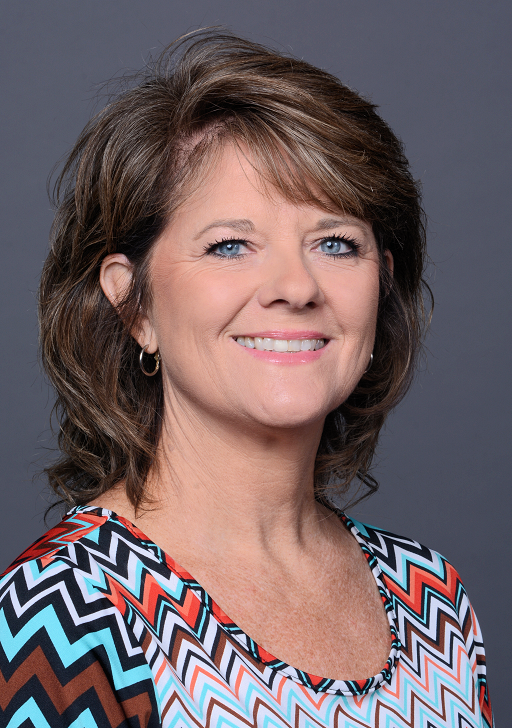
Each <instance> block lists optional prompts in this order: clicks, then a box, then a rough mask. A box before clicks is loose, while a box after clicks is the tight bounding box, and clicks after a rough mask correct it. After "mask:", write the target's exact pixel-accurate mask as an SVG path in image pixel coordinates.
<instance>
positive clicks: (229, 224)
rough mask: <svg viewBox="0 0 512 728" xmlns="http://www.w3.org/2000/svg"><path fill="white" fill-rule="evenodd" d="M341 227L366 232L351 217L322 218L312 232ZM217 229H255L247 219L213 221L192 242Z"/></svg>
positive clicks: (363, 224) (252, 230)
mask: <svg viewBox="0 0 512 728" xmlns="http://www.w3.org/2000/svg"><path fill="white" fill-rule="evenodd" d="M341 225H354V226H356V227H359V228H361V230H362V231H363V232H367V231H368V226H367V224H365V223H364V222H362V221H360V220H358V219H357V218H352V217H350V218H349V217H339V218H338V217H324V218H322V219H321V220H319V221H318V223H317V224H316V225H315V227H314V228H313V230H312V232H321V231H322V230H331V229H332V228H335V227H340V226H341ZM218 227H226V228H231V229H232V230H236V231H237V232H240V233H253V232H254V231H255V230H256V228H255V226H254V223H253V222H252V220H247V219H243V218H241V219H233V220H231V219H227V220H214V221H213V222H211V223H209V224H208V225H206V227H204V228H203V229H202V230H200V231H199V232H198V233H197V235H195V236H194V240H198V239H199V238H200V237H201V236H202V235H204V234H205V233H206V232H208V230H211V229H212V228H218Z"/></svg>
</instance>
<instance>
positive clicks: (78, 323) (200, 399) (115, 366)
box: [0, 32, 492, 728]
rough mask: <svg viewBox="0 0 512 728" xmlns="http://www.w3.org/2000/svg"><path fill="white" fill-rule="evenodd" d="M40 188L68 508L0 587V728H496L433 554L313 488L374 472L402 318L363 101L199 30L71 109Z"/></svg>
mask: <svg viewBox="0 0 512 728" xmlns="http://www.w3.org/2000/svg"><path fill="white" fill-rule="evenodd" d="M57 193H58V196H59V200H60V204H59V209H58V213H57V217H56V222H55V225H54V229H53V234H52V238H53V239H52V246H51V252H50V255H49V257H48V260H47V262H46V265H45V268H44V271H43V277H42V282H41V289H40V321H41V342H42V354H43V361H44V364H45V367H46V371H47V373H48V375H49V377H50V379H51V381H52V382H53V384H54V386H55V388H56V391H57V395H58V400H57V406H58V410H59V413H60V435H59V445H60V448H61V451H62V455H61V458H60V460H59V461H58V462H56V463H55V464H54V465H52V466H51V467H50V468H48V471H47V472H48V476H49V480H50V483H51V485H52V487H53V489H54V490H55V492H56V493H58V494H59V496H60V497H61V499H62V501H63V502H64V503H66V504H68V506H71V510H70V511H69V513H68V514H67V516H66V517H65V518H64V520H63V521H62V523H61V524H59V526H57V527H56V528H54V529H52V530H51V531H50V532H48V533H47V534H45V535H44V536H43V537H42V538H41V539H40V540H39V541H38V542H37V543H36V544H35V545H33V546H32V547H31V548H29V549H28V550H27V551H26V552H25V553H24V554H22V556H20V557H19V558H18V559H17V560H16V562H15V563H14V564H12V565H11V567H10V568H9V569H8V570H7V572H6V573H5V575H4V577H3V579H2V581H1V582H0V586H1V592H0V600H1V607H2V609H1V611H0V615H1V617H0V619H1V621H0V635H1V637H0V646H1V649H0V682H1V685H0V695H2V696H3V697H2V698H0V701H3V703H0V707H1V709H2V710H3V711H4V712H3V717H4V723H3V724H5V725H12V726H14V725H20V724H22V723H23V722H24V721H26V722H27V723H29V724H33V725H36V726H42V725H45V726H47V725H51V726H52V727H53V726H72V725H73V726H89V725H91V726H92V725H97V726H100V725H101V726H103V725H112V726H114V725H115V726H120V725H127V726H128V725H130V726H132V725H133V726H135V725H137V726H139V725H144V726H157V725H166V726H167V725H180V726H187V727H188V726H206V725H208V726H221V725H223V724H225V723H227V724H229V725H236V726H241V725H251V726H263V725H266V724H267V723H270V724H272V725H278V726H284V725H290V724H294V725H302V724H304V725H312V724H315V725H329V726H331V725H332V726H335V725H336V726H356V725H357V726H376V725H392V726H397V727H400V728H401V727H402V726H411V725H431V726H436V727H437V726H453V725H467V726H489V725H492V715H491V709H490V703H489V699H488V694H487V685H486V679H485V657H484V651H483V645H482V641H481V635H480V631H479V628H478V624H477V621H476V618H475V616H474V613H473V611H472V609H471V606H470V604H469V602H468V599H467V596H466V593H465V591H464V587H463V585H462V584H461V582H460V579H459V577H458V576H457V574H456V572H455V571H454V569H453V567H451V565H450V564H448V563H447V562H446V561H445V560H444V559H443V558H442V557H441V556H439V555H438V554H437V553H435V552H432V551H430V550H429V549H427V548H425V547H422V546H420V545H419V544H417V543H416V542H415V541H412V540H410V539H408V538H402V537H398V536H395V535H392V534H389V533H387V532H385V531H382V530H380V529H377V528H372V527H369V526H364V525H363V524H360V523H356V522H355V521H353V520H351V519H350V518H349V517H348V516H346V515H345V514H343V513H340V512H338V511H336V509H335V508H334V507H333V506H332V504H331V501H330V496H332V495H333V494H335V493H346V492H347V489H348V486H349V485H350V483H351V482H352V481H354V480H358V481H359V483H360V485H361V487H362V488H366V492H367V493H368V492H372V491H373V490H375V489H376V487H377V484H376V482H375V480H374V479H373V478H372V476H371V475H370V472H369V469H370V465H371V460H372V455H373V452H374V449H375V446H376V442H377V437H378V434H379V431H380V429H381V427H382V425H383V422H384V420H385V417H386V415H387V413H388V412H389V411H390V410H391V408H392V407H393V406H394V405H396V403H397V402H398V401H399V399H400V398H401V397H402V396H403V395H404V393H405V392H406V390H407V387H408V385H409V383H410V380H411V376H412V373H413V370H414V364H415V361H416V358H417V354H418V350H419V347H420V339H421V334H422V328H423V326H422V324H423V308H422V278H421V276H422V271H423V265H424V228H423V224H422V220H423V218H422V211H421V207H420V200H419V193H418V189H417V186H416V185H415V183H414V181H413V180H412V177H411V175H410V172H409V169H408V164H407V161H406V159H405V157H404V155H403V151H402V148H401V145H400V143H399V142H398V140H397V139H396V137H395V136H394V134H393V133H392V131H391V130H390V129H389V127H388V126H387V125H386V124H385V123H384V122H383V121H382V119H380V117H379V116H378V115H377V113H376V111H375V108H374V107H373V106H372V105H371V104H370V103H368V102H367V101H365V100H363V99H361V98H360V97H359V96H358V95H357V94H355V93H354V92H353V91H351V90H350V89H348V88H347V87H345V86H343V85H342V84H341V83H340V82H339V81H338V80H337V79H335V78H333V77H331V76H330V75H328V74H327V73H325V72H323V71H320V70H318V69H316V68H314V67H312V66H310V65H308V64H307V63H305V62H303V61H299V60H296V59H292V58H288V57H285V56H282V55H279V54H276V53H275V52H273V51H270V50H268V49H265V48H263V47H261V46H258V45H255V44H252V43H249V42H247V41H243V40H240V39H237V38H235V37H233V36H229V35H217V34H215V33H212V32H205V33H203V34H202V35H199V36H195V37H194V38H193V39H192V40H191V41H185V47H183V44H178V45H177V47H175V48H173V49H171V51H169V52H167V53H166V54H164V55H163V57H162V59H161V60H160V61H159V62H158V63H157V64H156V65H155V66H154V67H153V68H151V69H150V70H148V71H147V72H146V73H145V74H144V75H143V77H142V78H141V79H139V82H138V84H137V85H135V86H133V87H132V88H130V89H128V90H126V91H125V92H124V93H123V94H121V95H120V96H119V97H118V98H117V99H116V100H114V101H113V102H112V103H111V104H110V105H109V106H107V108H106V109H105V110H104V111H103V112H101V113H100V114H99V115H98V116H97V117H95V118H94V119H93V120H92V121H91V122H90V124H89V125H88V126H87V127H86V128H85V130H84V132H83V133H82V135H81V137H80V138H79V140H78V142H77V144H76V146H75V148H74V150H73V151H72V153H71V155H70V158H69V160H68V162H67V164H66V166H65V169H64V171H63V173H62V175H61V177H60V180H59V183H58V185H57ZM363 495H364V494H363ZM228 615H229V616H228Z"/></svg>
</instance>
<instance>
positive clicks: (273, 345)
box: [236, 336, 326, 353]
mask: <svg viewBox="0 0 512 728" xmlns="http://www.w3.org/2000/svg"><path fill="white" fill-rule="evenodd" d="M236 343H237V344H240V345H241V346H245V347H247V348H248V349H257V350H258V351H277V352H279V353H284V352H298V351H315V350H316V349H322V348H323V347H324V346H325V344H326V340H325V339H271V338H270V337H265V338H263V337H261V336H255V337H254V338H252V336H237V337H236Z"/></svg>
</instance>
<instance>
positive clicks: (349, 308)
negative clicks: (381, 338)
mask: <svg viewBox="0 0 512 728" xmlns="http://www.w3.org/2000/svg"><path fill="white" fill-rule="evenodd" d="M334 298H335V310H336V314H337V317H338V321H339V323H340V324H341V326H342V328H343V329H344V330H345V333H347V334H352V335H353V336H356V337H357V336H361V335H365V334H373V333H374V331H375V326H376V323H377V312H378V307H379V275H378V270H377V271H376V272H375V271H369V272H366V271H365V272H363V271H361V272H358V273H357V275H353V276H350V277H347V279H346V280H345V281H344V282H343V285H341V286H338V287H337V290H336V294H335V296H334Z"/></svg>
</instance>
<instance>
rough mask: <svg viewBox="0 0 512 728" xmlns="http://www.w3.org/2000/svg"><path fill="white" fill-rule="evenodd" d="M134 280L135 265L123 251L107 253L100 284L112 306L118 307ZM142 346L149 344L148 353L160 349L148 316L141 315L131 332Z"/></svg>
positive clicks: (101, 269) (103, 262)
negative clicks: (135, 327)
mask: <svg viewBox="0 0 512 728" xmlns="http://www.w3.org/2000/svg"><path fill="white" fill-rule="evenodd" d="M132 280H133V266H132V264H131V263H130V261H129V260H128V258H127V257H126V255H123V254H122V253H113V254H112V255H107V256H106V257H105V258H104V259H103V261H102V263H101V268H100V286H101V288H102V290H103V293H104V294H105V296H106V297H107V298H108V300H109V301H110V303H111V304H112V306H113V307H114V308H115V309H117V308H118V307H119V304H120V303H121V302H122V301H123V299H124V297H125V296H126V294H127V292H128V289H129V288H130V285H131V282H132ZM130 333H131V334H132V336H133V338H134V339H135V340H136V341H137V342H138V344H139V345H140V347H141V348H142V347H144V346H146V345H147V347H148V348H147V350H146V351H147V353H148V354H154V353H155V351H156V350H157V349H158V342H157V340H156V336H155V332H154V329H153V327H152V325H151V322H150V321H149V319H148V317H147V316H143V315H141V317H140V321H139V322H138V325H137V329H136V330H134V331H131V332H130Z"/></svg>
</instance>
